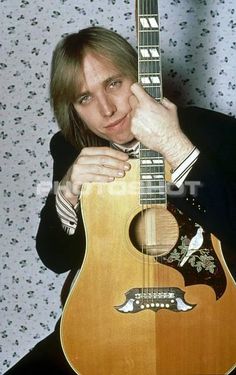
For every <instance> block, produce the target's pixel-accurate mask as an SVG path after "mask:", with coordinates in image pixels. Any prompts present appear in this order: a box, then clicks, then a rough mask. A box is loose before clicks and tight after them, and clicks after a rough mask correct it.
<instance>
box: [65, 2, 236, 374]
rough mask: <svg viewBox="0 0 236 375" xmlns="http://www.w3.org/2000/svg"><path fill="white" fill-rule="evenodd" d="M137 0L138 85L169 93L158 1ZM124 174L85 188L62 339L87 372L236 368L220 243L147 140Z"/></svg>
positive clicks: (232, 312)
mask: <svg viewBox="0 0 236 375" xmlns="http://www.w3.org/2000/svg"><path fill="white" fill-rule="evenodd" d="M137 3H138V7H137V8H138V17H137V25H138V55H139V81H140V83H141V84H142V85H143V87H144V88H145V89H146V90H147V92H148V93H149V94H150V95H151V96H153V97H154V98H156V99H157V100H159V99H160V98H161V97H162V85H161V65H160V47H159V34H158V33H159V17H158V4H157V1H156V0H140V1H138V2H137ZM131 166H132V167H131V170H130V171H129V172H128V173H127V174H126V176H125V177H124V178H123V179H117V180H116V181H114V182H112V183H109V184H100V183H99V184H96V183H90V184H85V185H84V186H83V191H82V197H81V209H82V214H83V220H84V224H85V231H86V243H87V248H86V253H85V258H84V262H83V265H82V268H81V271H80V273H79V275H78V277H77V279H76V281H75V283H74V285H73V287H72V289H71V292H70V294H69V296H68V299H67V301H66V304H65V307H64V311H63V314H62V320H61V328H60V329H61V332H60V333H61V343H62V347H63V351H64V354H65V357H66V359H67V360H68V362H69V364H70V365H71V367H72V368H73V370H74V371H75V372H76V373H77V374H80V375H145V374H147V375H219V374H228V373H230V371H232V370H233V368H235V366H236V286H235V282H234V280H233V277H232V275H231V274H230V272H229V269H228V267H227V265H226V263H225V260H224V257H223V254H222V252H221V247H220V242H219V241H218V240H217V239H216V238H215V237H213V236H212V235H211V234H210V233H207V232H205V231H204V229H203V228H202V227H201V226H200V225H199V224H198V223H195V222H193V221H192V220H190V219H189V218H188V217H186V216H185V215H184V214H183V213H182V212H180V211H179V210H178V209H176V208H175V207H174V206H172V205H171V204H170V203H168V201H167V183H166V171H165V162H164V160H163V157H162V155H160V154H159V153H157V152H154V151H152V150H149V149H147V148H146V147H144V146H143V145H141V144H140V157H139V159H132V160H131Z"/></svg>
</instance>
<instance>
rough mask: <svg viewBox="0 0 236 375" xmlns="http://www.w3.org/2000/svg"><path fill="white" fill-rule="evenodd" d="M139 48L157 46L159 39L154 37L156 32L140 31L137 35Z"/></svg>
mask: <svg viewBox="0 0 236 375" xmlns="http://www.w3.org/2000/svg"><path fill="white" fill-rule="evenodd" d="M138 39H139V46H149V47H152V46H155V47H156V46H159V37H156V31H153V30H145V31H144V30H142V31H139V33H138Z"/></svg>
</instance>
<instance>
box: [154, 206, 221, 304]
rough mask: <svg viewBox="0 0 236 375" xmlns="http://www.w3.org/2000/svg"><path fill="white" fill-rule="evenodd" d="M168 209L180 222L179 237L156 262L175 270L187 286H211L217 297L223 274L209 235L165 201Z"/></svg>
mask: <svg viewBox="0 0 236 375" xmlns="http://www.w3.org/2000/svg"><path fill="white" fill-rule="evenodd" d="M168 210H169V211H170V212H171V213H172V214H173V215H174V217H175V218H176V220H177V222H178V225H179V239H178V241H177V243H176V245H175V246H174V248H173V249H172V250H171V251H170V252H169V253H168V254H166V255H165V256H162V257H156V261H157V262H159V263H161V264H165V265H168V266H170V267H173V268H175V269H177V270H178V271H179V272H180V273H181V274H182V275H183V277H184V279H185V284H186V285H195V284H206V285H209V286H211V287H212V288H213V289H214V291H215V294H216V299H219V298H220V297H221V296H222V295H223V293H224V291H225V289H226V277H225V274H224V270H223V268H222V266H221V263H220V261H219V259H218V258H217V255H216V253H215V251H214V248H213V245H212V241H211V235H210V233H208V232H205V231H204V230H203V229H202V227H201V226H200V225H198V224H197V223H195V222H194V221H192V220H191V219H189V218H188V217H187V216H186V215H184V214H183V213H182V212H181V211H180V210H178V209H176V208H175V207H174V206H173V205H172V204H170V203H168Z"/></svg>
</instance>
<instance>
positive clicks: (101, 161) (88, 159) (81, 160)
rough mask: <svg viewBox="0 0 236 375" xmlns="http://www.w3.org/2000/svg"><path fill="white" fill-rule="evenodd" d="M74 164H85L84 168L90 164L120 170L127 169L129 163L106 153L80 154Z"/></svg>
mask: <svg viewBox="0 0 236 375" xmlns="http://www.w3.org/2000/svg"><path fill="white" fill-rule="evenodd" d="M74 165H76V166H85V167H86V168H88V167H89V166H91V165H96V166H98V167H99V166H102V167H107V168H110V169H111V168H113V169H115V170H120V171H123V170H126V171H128V170H129V169H130V164H129V163H128V162H127V161H125V160H120V159H117V158H113V157H111V156H107V155H80V156H79V157H78V158H77V160H76V162H75V164H74Z"/></svg>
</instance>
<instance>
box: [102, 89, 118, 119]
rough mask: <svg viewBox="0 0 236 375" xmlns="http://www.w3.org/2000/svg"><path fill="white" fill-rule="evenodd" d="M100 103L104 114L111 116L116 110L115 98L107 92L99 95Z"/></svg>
mask: <svg viewBox="0 0 236 375" xmlns="http://www.w3.org/2000/svg"><path fill="white" fill-rule="evenodd" d="M98 105H99V110H100V113H101V114H102V116H105V117H111V116H112V115H113V114H114V113H115V112H116V105H115V103H114V100H113V98H111V97H110V96H109V94H107V93H102V94H101V95H100V96H99V98H98Z"/></svg>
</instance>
